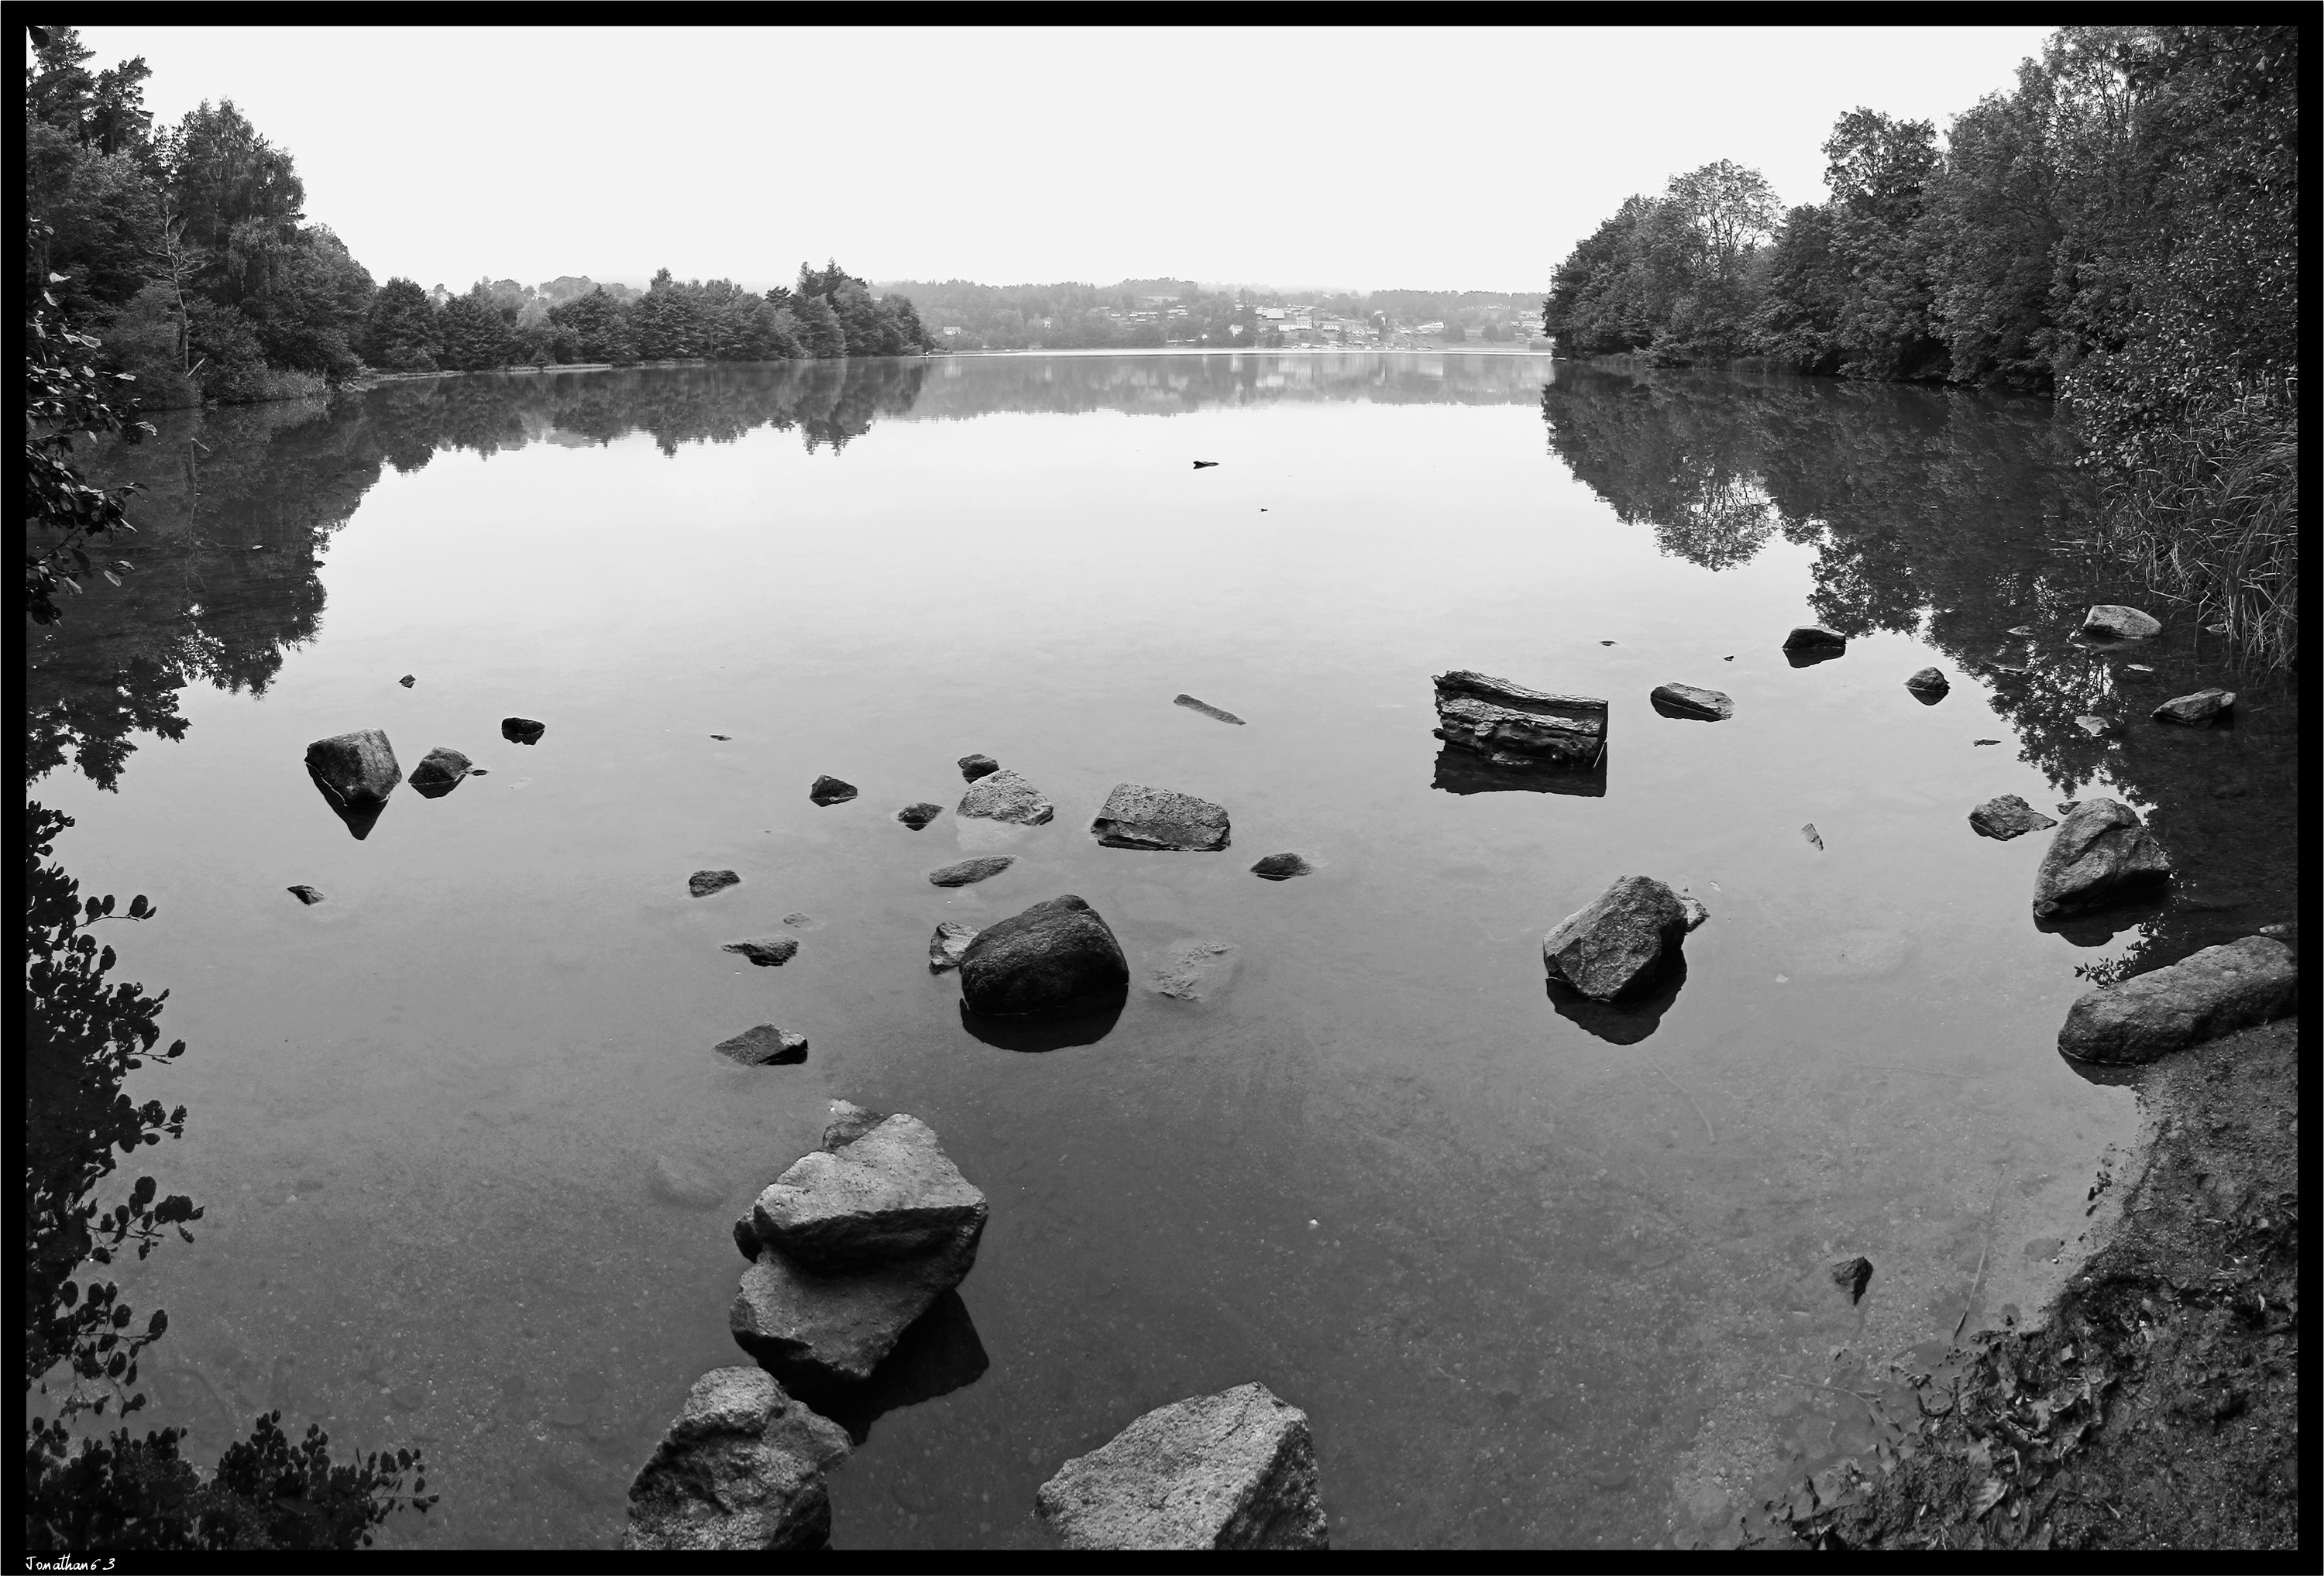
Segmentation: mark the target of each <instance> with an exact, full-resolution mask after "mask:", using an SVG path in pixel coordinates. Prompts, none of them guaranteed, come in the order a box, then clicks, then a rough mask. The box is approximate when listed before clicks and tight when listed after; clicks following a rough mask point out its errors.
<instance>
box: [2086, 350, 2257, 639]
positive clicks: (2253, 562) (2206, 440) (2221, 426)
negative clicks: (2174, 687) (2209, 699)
mask: <svg viewBox="0 0 2324 1576" xmlns="http://www.w3.org/2000/svg"><path fill="white" fill-rule="evenodd" d="M2141 447H2142V449H2143V451H2144V452H2143V453H2142V455H2141V457H2140V459H2139V462H2138V463H2137V464H2136V465H2135V466H2134V467H2133V468H2131V469H2130V470H2129V471H2127V472H2126V473H2122V474H2118V475H2116V477H2115V478H2114V480H2113V481H2112V482H2111V483H2109V484H2108V485H2107V493H2106V506H2105V512H2104V516H2103V520H2102V523H2101V527H2100V539H2099V541H2098V544H2097V545H2098V547H2099V548H2100V549H2101V550H2102V551H2103V552H2105V553H2106V554H2107V557H2109V558H2112V559H2114V560H2115V561H2116V563H2118V564H2126V565H2128V566H2130V567H2132V568H2133V569H2135V570H2136V571H2138V572H2139V573H2141V574H2143V575H2144V577H2145V580H2146V584H2147V585H2148V586H2149V587H2150V588H2151V589H2153V590H2154V591H2156V592H2158V593H2160V594H2163V595H2166V596H2170V597H2172V598H2173V599H2175V600H2179V601H2181V602H2186V603H2190V604H2193V606H2194V608H2195V611H2196V613H2197V615H2198V616H2199V618H2200V619H2201V621H2202V622H2204V624H2205V625H2206V626H2207V627H2209V626H2224V628H2223V629H2221V630H2220V631H2219V632H2221V633H2223V634H2224V635H2225V636H2226V637H2227V643H2228V645H2229V647H2230V649H2231V650H2233V651H2234V652H2235V654H2236V659H2237V660H2238V662H2239V664H2244V665H2248V666H2251V667H2254V668H2258V669H2262V670H2278V669H2282V668H2292V667H2295V666H2296V665H2297V662H2298V659H2299V654H2300V438H2299V406H2298V403H2297V398H2296V395H2292V393H2291V392H2289V391H2286V392H2278V393H2273V394H2254V395H2251V396H2249V397H2247V398H2246V399H2243V400H2241V401H2236V403H2234V404H2232V405H2227V406H2223V407H2220V408H2217V409H2215V410H2209V411H2207V412H2202V413H2200V414H2190V416H2188V417H2187V418H2185V419H2181V420H2180V421H2178V422H2174V423H2172V425H2170V426H2169V427H2168V428H2165V429H2162V430H2159V431H2156V432H2153V433H2149V434H2147V435H2145V439H2144V443H2143V444H2142V445H2141Z"/></svg>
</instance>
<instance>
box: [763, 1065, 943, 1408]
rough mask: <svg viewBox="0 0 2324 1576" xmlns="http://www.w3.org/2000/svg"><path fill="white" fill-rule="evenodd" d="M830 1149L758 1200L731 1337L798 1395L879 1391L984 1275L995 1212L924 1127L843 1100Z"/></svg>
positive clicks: (828, 1138) (802, 1162)
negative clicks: (876, 1386) (894, 1364)
mask: <svg viewBox="0 0 2324 1576" xmlns="http://www.w3.org/2000/svg"><path fill="white" fill-rule="evenodd" d="M832 1113H833V1118H832V1121H831V1123H830V1125H829V1126H828V1127H826V1128H825V1131H824V1144H825V1147H824V1148H822V1149H820V1150H818V1151H816V1153H814V1154H810V1155H807V1156H803V1157H800V1159H799V1160H798V1162H797V1163H795V1164H794V1165H793V1166H791V1167H790V1168H789V1169H788V1171H786V1172H784V1173H783V1175H782V1176H781V1177H780V1178H779V1179H778V1180H777V1181H776V1182H775V1183H774V1184H772V1185H771V1186H770V1187H768V1188H767V1189H766V1191H765V1192H763V1193H761V1194H760V1195H759V1199H758V1202H757V1203H756V1204H754V1205H753V1206H752V1211H751V1226H750V1231H749V1234H748V1238H747V1239H746V1238H745V1236H744V1233H743V1230H742V1225H741V1223H740V1222H737V1225H736V1240H737V1243H738V1245H740V1246H744V1247H746V1248H747V1247H748V1246H749V1243H750V1242H752V1241H755V1242H756V1244H757V1246H758V1254H757V1257H756V1258H755V1260H754V1261H753V1262H752V1266H751V1267H750V1268H749V1269H748V1270H746V1271H744V1272H743V1276H742V1285H741V1286H740V1287H739V1288H738V1289H737V1291H736V1294H735V1298H734V1304H733V1309H732V1310H731V1312H730V1313H729V1324H730V1326H731V1328H732V1329H733V1333H734V1338H735V1340H736V1341H739V1342H741V1343H742V1346H743V1348H744V1349H745V1350H749V1351H751V1352H752V1354H753V1355H755V1356H757V1357H758V1358H759V1359H760V1360H761V1362H764V1363H766V1364H767V1365H768V1366H770V1368H772V1369H774V1370H775V1372H776V1373H777V1374H778V1375H779V1376H781V1377H783V1378H785V1380H786V1382H790V1383H796V1384H807V1385H814V1384H827V1383H831V1382H834V1381H838V1382H857V1381H861V1380H862V1379H865V1378H869V1377H870V1376H871V1370H872V1369H875V1368H877V1367H878V1366H879V1364H880V1361H881V1359H882V1358H884V1357H886V1356H887V1355H888V1353H889V1351H890V1350H892V1349H893V1348H894V1346H895V1344H896V1341H897V1338H898V1337H899V1336H900V1335H902V1334H903V1332H904V1331H905V1330H906V1329H907V1328H908V1326H909V1325H910V1324H911V1323H912V1322H913V1321H914V1320H916V1319H918V1317H919V1316H920V1315H921V1314H922V1313H926V1312H927V1309H928V1307H929V1305H930V1304H933V1303H934V1302H935V1301H936V1298H937V1297H939V1296H941V1295H944V1294H945V1292H947V1291H950V1290H951V1289H952V1288H953V1287H954V1286H957V1285H959V1284H960V1281H961V1278H962V1277H963V1276H965V1275H967V1273H968V1272H969V1269H970V1267H972V1266H973V1265H974V1263H975V1262H976V1245H977V1240H978V1239H979V1238H980V1237H981V1236H982V1233H983V1230H984V1222H985V1218H986V1216H987V1214H988V1212H989V1206H988V1205H987V1204H986V1203H985V1198H984V1194H982V1192H980V1191H979V1190H978V1189H977V1188H976V1187H974V1186H973V1185H972V1184H970V1183H969V1182H968V1181H967V1179H966V1178H964V1177H963V1176H962V1175H961V1174H960V1171H959V1169H958V1168H957V1167H955V1166H954V1165H953V1163H952V1161H951V1160H950V1159H949V1158H948V1157H945V1153H944V1150H943V1148H942V1147H941V1146H940V1145H939V1144H938V1143H937V1141H936V1134H935V1133H934V1132H933V1131H931V1130H930V1129H928V1127H927V1124H926V1123H924V1122H922V1121H920V1120H918V1118H916V1117H910V1116H905V1115H901V1114H899V1115H894V1116H889V1117H881V1116H880V1115H879V1113H877V1112H875V1111H862V1110H861V1109H860V1108H858V1107H855V1106H852V1105H848V1104H847V1103H846V1102H845V1101H835V1102H833V1106H832Z"/></svg>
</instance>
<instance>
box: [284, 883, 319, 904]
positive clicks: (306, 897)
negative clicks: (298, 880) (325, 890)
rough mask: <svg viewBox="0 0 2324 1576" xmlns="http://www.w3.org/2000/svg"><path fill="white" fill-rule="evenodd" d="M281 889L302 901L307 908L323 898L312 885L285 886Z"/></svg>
mask: <svg viewBox="0 0 2324 1576" xmlns="http://www.w3.org/2000/svg"><path fill="white" fill-rule="evenodd" d="M283 890H284V891H286V892H288V893H290V894H291V896H292V897H294V898H296V899H299V901H300V902H301V903H304V904H305V905H307V907H308V908H313V907H314V906H315V905H316V904H318V903H319V902H321V901H322V900H323V894H322V893H320V892H318V891H317V890H315V889H314V888H312V887H309V886H297V887H285V888H283Z"/></svg>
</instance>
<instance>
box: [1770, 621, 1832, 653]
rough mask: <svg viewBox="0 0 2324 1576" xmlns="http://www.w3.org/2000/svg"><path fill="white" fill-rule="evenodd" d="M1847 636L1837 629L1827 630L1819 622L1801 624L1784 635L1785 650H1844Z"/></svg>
mask: <svg viewBox="0 0 2324 1576" xmlns="http://www.w3.org/2000/svg"><path fill="white" fill-rule="evenodd" d="M1847 648H1848V637H1847V636H1846V635H1843V634H1841V633H1840V631H1838V630H1828V629H1826V628H1824V627H1823V625H1821V624H1802V625H1800V626H1799V627H1798V628H1796V629H1794V631H1792V632H1791V633H1790V634H1788V635H1785V636H1784V650H1786V651H1830V650H1847Z"/></svg>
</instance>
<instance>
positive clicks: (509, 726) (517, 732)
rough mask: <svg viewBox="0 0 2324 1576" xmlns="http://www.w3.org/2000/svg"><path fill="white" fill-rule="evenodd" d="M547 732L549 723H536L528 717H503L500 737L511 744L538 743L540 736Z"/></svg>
mask: <svg viewBox="0 0 2324 1576" xmlns="http://www.w3.org/2000/svg"><path fill="white" fill-rule="evenodd" d="M547 732H549V724H548V723H536V722H534V721H533V720H532V719H531V718H530V717H503V718H502V719H501V737H502V738H503V739H505V740H507V741H508V742H510V743H512V744H538V743H539V742H540V736H541V735H542V734H543V733H547Z"/></svg>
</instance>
